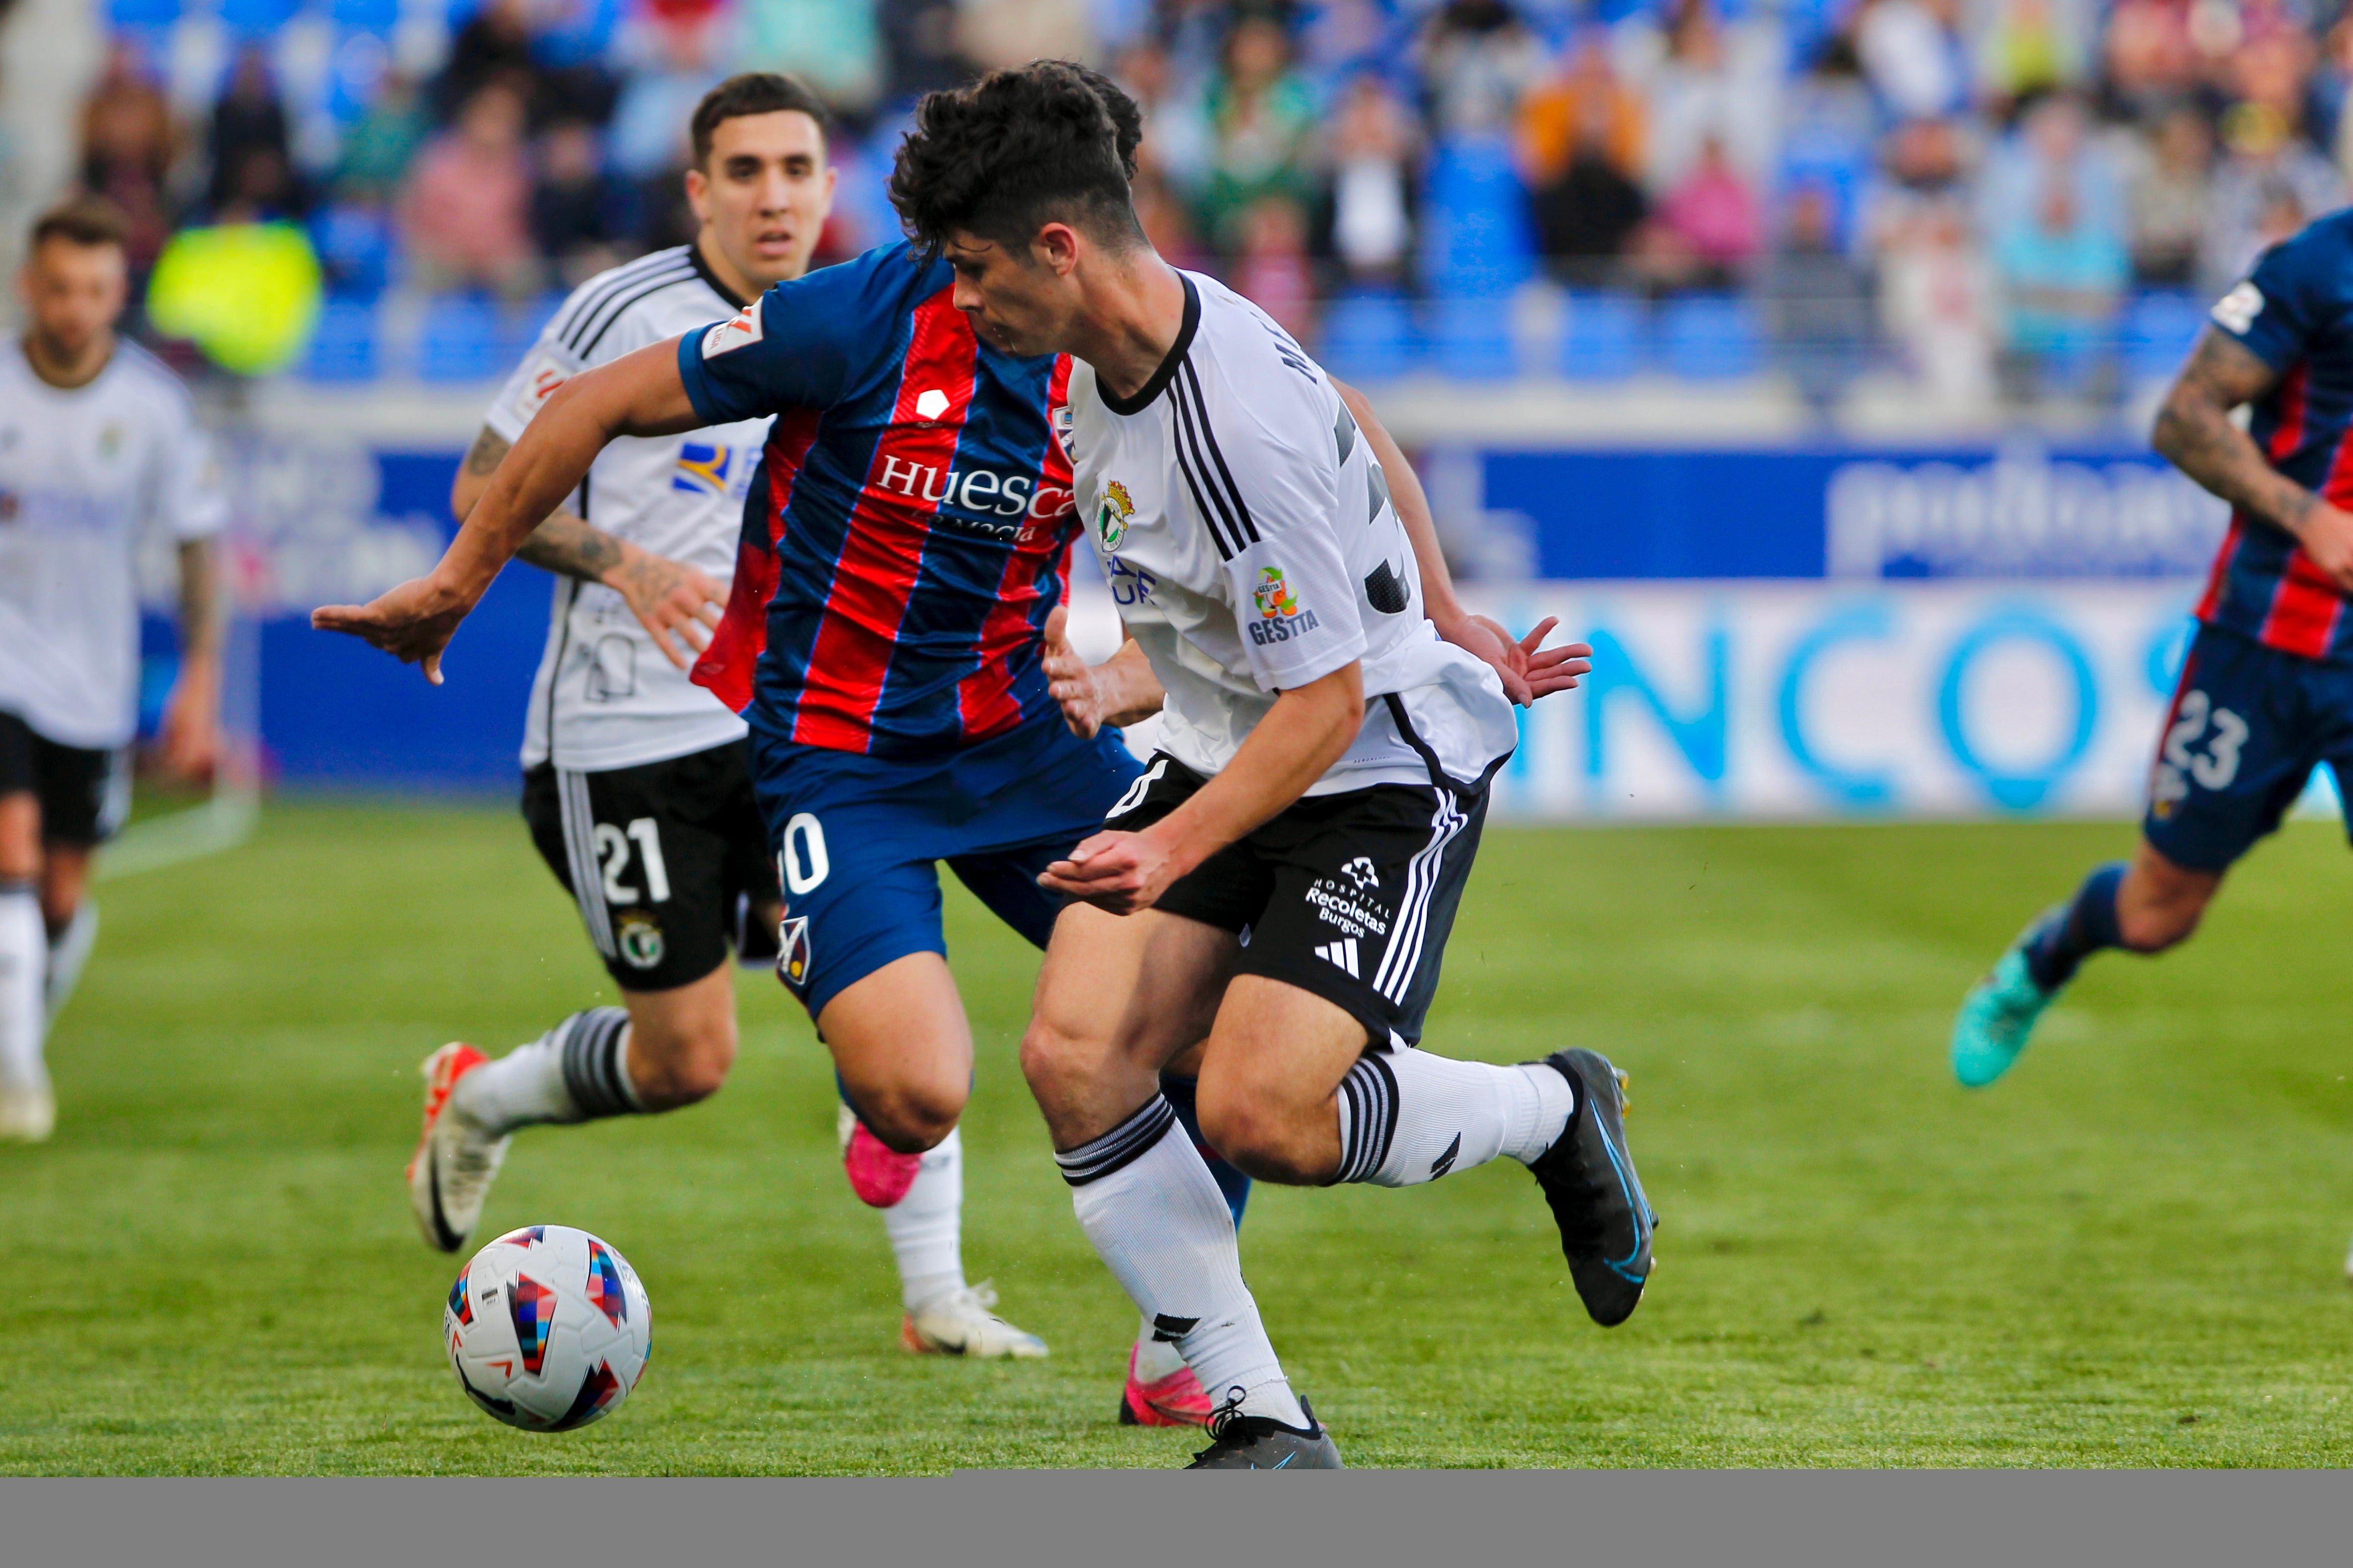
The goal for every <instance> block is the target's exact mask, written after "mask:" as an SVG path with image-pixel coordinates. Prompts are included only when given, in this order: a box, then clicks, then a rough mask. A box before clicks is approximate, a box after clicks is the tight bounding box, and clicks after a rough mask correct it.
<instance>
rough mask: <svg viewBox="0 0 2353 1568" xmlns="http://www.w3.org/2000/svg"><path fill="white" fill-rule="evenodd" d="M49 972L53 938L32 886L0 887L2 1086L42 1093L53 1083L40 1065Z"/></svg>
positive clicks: (13, 884) (8, 884)
mask: <svg viewBox="0 0 2353 1568" xmlns="http://www.w3.org/2000/svg"><path fill="white" fill-rule="evenodd" d="M48 967H49V933H48V931H47V929H46V928H45V927H43V925H42V924H41V901H40V900H39V899H38V898H37V897H35V896H34V893H33V888H32V884H31V883H29V882H0V1084H5V1085H7V1086H8V1087H9V1088H11V1089H39V1088H41V1087H43V1086H44V1085H46V1084H47V1082H48V1081H49V1074H48V1068H47V1067H46V1066H45V1065H44V1064H43V1062H42V1060H41V1037H42V1035H43V1034H44V1033H45V1032H46V1030H47V1021H48V1013H47V1009H46V1008H45V1007H43V1006H42V1005H41V984H42V982H43V980H44V978H45V977H46V976H47V972H48Z"/></svg>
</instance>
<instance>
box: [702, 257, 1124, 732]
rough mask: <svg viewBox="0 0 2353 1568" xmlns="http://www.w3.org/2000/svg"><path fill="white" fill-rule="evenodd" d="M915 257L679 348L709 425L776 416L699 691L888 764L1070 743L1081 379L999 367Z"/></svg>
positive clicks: (784, 288)
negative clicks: (1070, 420)
mask: <svg viewBox="0 0 2353 1568" xmlns="http://www.w3.org/2000/svg"><path fill="white" fill-rule="evenodd" d="M951 276H952V274H951V272H950V269H949V268H948V266H947V264H946V263H945V262H944V261H934V262H932V263H930V264H928V265H923V264H919V263H918V262H917V261H916V260H915V259H914V258H913V256H912V255H911V254H910V251H909V247H907V246H906V245H905V244H903V243H902V244H899V245H892V246H885V247H882V248H881V249H879V250H871V251H869V252H867V253H866V254H865V255H863V256H861V257H859V258H856V259H854V260H851V261H846V262H843V263H842V264H841V265H839V266H838V267H828V268H823V269H822V270H820V271H817V272H812V273H810V274H809V275H808V276H807V277H806V278H801V279H796V280H794V281H792V282H787V283H779V284H777V285H776V287H775V288H773V289H769V290H768V291H767V293H765V295H763V296H761V297H760V298H759V299H758V300H754V301H753V302H752V303H751V304H750V305H748V306H746V307H744V310H743V312H742V313H741V314H739V315H737V316H736V317H735V318H734V319H733V320H732V321H722V322H720V323H719V324H717V325H715V326H712V327H710V328H707V329H705V330H704V331H699V332H690V333H688V334H687V335H686V336H685V337H684V338H682V339H681V340H680V342H679V372H680V374H681V376H682V377H683V378H684V380H685V382H686V391H687V395H688V397H689V398H691V400H692V401H693V404H694V408H695V412H696V413H697V414H699V415H701V416H702V417H703V418H704V419H706V420H709V421H710V422H711V423H712V424H714V425H718V424H725V423H729V422H731V421H733V420H737V419H745V418H751V417H754V416H759V415H766V414H774V415H775V416H776V423H775V425H774V426H771V427H770V429H769V434H768V443H767V447H766V448H765V452H764V454H763V456H762V458H761V463H760V468H759V469H758V470H757V471H756V472H755V473H754V477H753V480H752V489H751V493H750V495H749V497H748V498H747V499H746V500H745V502H744V532H743V538H742V541H741V542H740V543H739V545H738V546H737V554H736V564H735V580H734V584H733V589H732V591H731V592H730V594H729V596H728V601H727V609H726V614H725V616H724V618H723V620H722V621H721V623H720V626H719V628H718V630H717V631H716V632H715V633H714V634H713V635H712V639H711V646H710V647H708V648H707V649H705V650H704V652H703V655H702V658H701V659H700V660H698V661H697V663H696V665H695V668H694V679H695V680H696V682H697V683H698V684H700V685H702V686H705V687H708V688H709V689H711V690H712V691H713V692H714V693H716V694H717V695H718V696H719V698H720V700H723V701H724V702H725V703H726V704H727V706H728V707H729V708H731V709H733V710H735V711H736V712H738V713H741V714H742V715H743V716H744V719H745V720H746V721H748V722H749V723H750V724H751V725H752V726H753V727H754V729H756V730H760V731H764V732H765V733H766V734H768V735H770V736H772V737H774V738H776V739H778V740H785V741H791V742H800V743H803V744H807V745H813V746H825V747H828V748H831V749H833V750H836V751H843V752H865V753H867V754H869V755H872V756H878V757H921V756H926V755H933V754H936V753H938V752H942V751H947V750H953V749H955V748H957V747H961V746H966V745H970V744H973V743H974V742H980V741H985V740H988V739H990V738H991V737H993V736H997V735H1001V734H1004V733H1006V732H1007V731H1010V730H1013V729H1016V728H1018V726H1020V725H1022V724H1025V723H1031V722H1053V723H1060V711H1059V710H1058V709H1057V707H1056V705H1055V704H1054V702H1053V700H1051V699H1050V697H1049V696H1048V695H1047V691H1046V678H1045V673H1044V669H1043V668H1042V664H1041V642H1040V633H1041V632H1042V630H1043V628H1044V626H1045V623H1046V616H1047V613H1048V612H1049V611H1050V610H1051V609H1052V608H1053V607H1054V605H1057V604H1058V603H1060V600H1061V597H1062V592H1063V587H1064V584H1065V582H1066V580H1067V574H1068V569H1069V562H1070V550H1071V542H1072V540H1074V539H1075V538H1076V537H1077V534H1078V518H1077V513H1076V510H1074V508H1073V507H1072V505H1071V468H1070V462H1069V460H1068V459H1067V458H1065V457H1064V456H1063V453H1062V448H1061V445H1060V442H1059V441H1057V440H1056V439H1055V437H1054V434H1053V430H1052V427H1051V424H1050V421H1051V419H1052V417H1053V414H1054V410H1055V409H1056V408H1057V407H1058V406H1059V405H1060V403H1061V401H1062V398H1063V396H1064V389H1065V388H1066V386H1067V385H1068V383H1069V380H1070V362H1069V361H1068V360H1067V359H1061V358H1059V357H1056V356H1051V355H1050V356H1046V357H1043V358H1037V359H1021V358H1017V357H1015V356H1013V355H1011V354H1006V353H999V352H997V350H996V349H994V348H992V347H990V346H989V345H988V344H987V343H985V342H981V341H980V340H979V339H977V338H976V336H975V335H974V334H973V331H972V328H971V325H970V324H969V323H968V322H967V321H965V318H964V315H963V313H962V312H960V311H958V310H956V309H955V306H954V305H953V304H952V303H950V300H949V291H950V290H949V284H950V279H951Z"/></svg>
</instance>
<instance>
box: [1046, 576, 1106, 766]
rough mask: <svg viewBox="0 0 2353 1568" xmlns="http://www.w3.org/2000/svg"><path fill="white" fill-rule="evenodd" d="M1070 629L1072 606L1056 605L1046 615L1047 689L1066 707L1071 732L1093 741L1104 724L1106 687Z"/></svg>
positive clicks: (1085, 739) (1065, 712)
mask: <svg viewBox="0 0 2353 1568" xmlns="http://www.w3.org/2000/svg"><path fill="white" fill-rule="evenodd" d="M1070 628H1071V607H1070V605H1055V606H1054V607H1053V609H1052V610H1051V611H1050V612H1049V613H1048V614H1047V616H1046V649H1045V663H1046V690H1047V692H1048V694H1049V695H1050V696H1051V697H1052V698H1053V699H1054V700H1055V701H1057V702H1059V703H1060V704H1061V705H1062V722H1063V723H1065V724H1068V725H1069V726H1070V727H1071V734H1073V735H1076V736H1078V737H1079V738H1080V739H1081V740H1082V741H1087V740H1092V739H1093V738H1094V735H1095V731H1098V730H1101V729H1102V728H1103V687H1102V683H1101V682H1099V681H1097V680H1096V679H1095V670H1094V666H1092V665H1091V664H1089V663H1088V662H1087V661H1086V660H1085V659H1083V658H1080V657H1079V650H1078V649H1077V648H1075V647H1071V638H1070Z"/></svg>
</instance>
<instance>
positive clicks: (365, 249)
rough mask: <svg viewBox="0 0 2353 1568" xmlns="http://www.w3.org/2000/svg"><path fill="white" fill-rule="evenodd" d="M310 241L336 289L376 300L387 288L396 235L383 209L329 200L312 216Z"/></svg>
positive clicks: (359, 297) (353, 295)
mask: <svg viewBox="0 0 2353 1568" xmlns="http://www.w3.org/2000/svg"><path fill="white" fill-rule="evenodd" d="M311 247H313V248H314V249H316V250H317V251H318V253H319V264H320V265H321V266H322V267H323V268H325V269H326V273H327V280H328V286H329V287H330V288H331V289H333V290H334V291H335V292H336V293H338V294H343V295H346V296H349V297H350V298H353V299H355V300H373V299H375V297H376V296H377V295H379V294H381V293H383V292H384V289H385V282H386V280H387V279H388V278H389V276H390V274H391V271H392V253H393V237H392V224H391V221H390V220H389V219H388V218H387V217H386V216H385V215H384V214H383V213H381V212H378V211H376V210H375V209H373V208H369V207H360V206H351V205H344V204H343V203H340V202H333V203H329V204H328V205H325V206H322V207H321V208H320V209H319V210H318V211H317V212H316V213H314V214H313V215H312V216H311Z"/></svg>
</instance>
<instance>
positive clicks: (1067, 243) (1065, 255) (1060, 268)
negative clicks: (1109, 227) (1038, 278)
mask: <svg viewBox="0 0 2353 1568" xmlns="http://www.w3.org/2000/svg"><path fill="white" fill-rule="evenodd" d="M1029 253H1030V255H1032V256H1033V257H1035V258H1037V259H1038V261H1039V264H1040V265H1041V266H1044V267H1045V268H1048V269H1049V270H1050V271H1051V272H1052V273H1053V274H1054V276H1055V277H1057V278H1068V277H1069V276H1070V275H1071V268H1075V267H1077V266H1078V264H1079V231H1078V230H1076V229H1074V228H1072V227H1071V226H1070V225H1069V224H1066V223H1050V224H1048V225H1047V226H1045V227H1043V228H1041V229H1039V231H1038V237H1037V238H1035V239H1033V240H1031V241H1030V242H1029Z"/></svg>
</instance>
